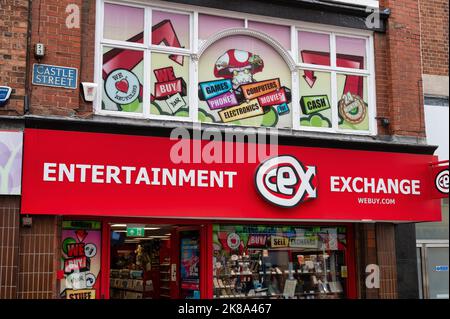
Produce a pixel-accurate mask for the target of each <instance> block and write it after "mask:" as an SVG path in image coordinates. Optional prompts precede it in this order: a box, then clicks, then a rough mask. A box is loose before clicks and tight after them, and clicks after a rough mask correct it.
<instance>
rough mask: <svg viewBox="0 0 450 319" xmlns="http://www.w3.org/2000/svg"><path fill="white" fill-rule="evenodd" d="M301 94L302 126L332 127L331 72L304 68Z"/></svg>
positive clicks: (301, 79)
mask: <svg viewBox="0 0 450 319" xmlns="http://www.w3.org/2000/svg"><path fill="white" fill-rule="evenodd" d="M300 94H301V99H300V112H301V117H300V126H303V127H305V126H306V127H320V128H331V127H332V125H333V124H332V123H333V122H332V109H331V108H332V105H331V103H332V96H331V73H326V72H314V71H310V70H302V71H301V72H300Z"/></svg>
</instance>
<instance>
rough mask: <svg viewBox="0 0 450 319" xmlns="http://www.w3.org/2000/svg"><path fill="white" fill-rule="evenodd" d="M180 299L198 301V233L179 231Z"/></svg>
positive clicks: (194, 231) (196, 231) (195, 231)
mask: <svg viewBox="0 0 450 319" xmlns="http://www.w3.org/2000/svg"><path fill="white" fill-rule="evenodd" d="M179 234H180V235H179V238H180V299H200V231H199V230H189V231H188V230H186V231H184V230H181V231H180V233H179Z"/></svg>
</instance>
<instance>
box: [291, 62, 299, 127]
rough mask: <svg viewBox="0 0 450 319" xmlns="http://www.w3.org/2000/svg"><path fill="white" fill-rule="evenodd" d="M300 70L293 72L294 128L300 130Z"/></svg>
mask: <svg viewBox="0 0 450 319" xmlns="http://www.w3.org/2000/svg"><path fill="white" fill-rule="evenodd" d="M299 76H300V70H295V71H294V72H292V91H291V92H292V128H293V129H294V130H300V94H301V92H300V83H299Z"/></svg>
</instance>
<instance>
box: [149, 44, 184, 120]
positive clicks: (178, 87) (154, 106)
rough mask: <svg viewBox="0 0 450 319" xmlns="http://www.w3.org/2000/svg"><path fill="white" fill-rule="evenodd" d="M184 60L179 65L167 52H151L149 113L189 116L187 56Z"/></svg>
mask: <svg viewBox="0 0 450 319" xmlns="http://www.w3.org/2000/svg"><path fill="white" fill-rule="evenodd" d="M184 60H185V61H184V62H185V63H183V65H180V64H178V63H177V62H176V61H174V60H173V59H171V58H170V55H168V54H164V53H153V54H152V70H153V72H152V80H151V87H152V90H153V91H152V96H151V107H150V113H151V114H153V115H168V116H177V117H189V96H188V84H189V58H188V57H184Z"/></svg>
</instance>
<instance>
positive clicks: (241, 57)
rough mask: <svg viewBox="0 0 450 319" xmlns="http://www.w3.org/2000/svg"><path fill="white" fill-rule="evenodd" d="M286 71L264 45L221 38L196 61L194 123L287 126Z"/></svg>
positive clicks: (289, 113) (288, 75)
mask: <svg viewBox="0 0 450 319" xmlns="http://www.w3.org/2000/svg"><path fill="white" fill-rule="evenodd" d="M291 82H292V77H291V71H290V69H289V67H288V65H287V63H286V62H285V60H284V59H283V58H282V57H281V55H280V54H279V53H278V52H276V51H275V50H274V49H273V48H272V47H271V46H270V45H268V44H266V43H264V42H263V41H261V40H258V39H255V38H252V37H249V36H243V35H239V36H233V37H227V38H224V39H221V40H219V41H217V42H216V43H214V44H213V45H212V46H210V47H209V48H208V49H207V50H206V51H205V53H204V54H203V55H202V56H201V58H200V67H199V88H198V91H199V100H200V102H199V120H200V121H201V122H207V123H208V122H209V123H226V124H236V125H243V126H258V127H277V128H290V127H292V94H291Z"/></svg>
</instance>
